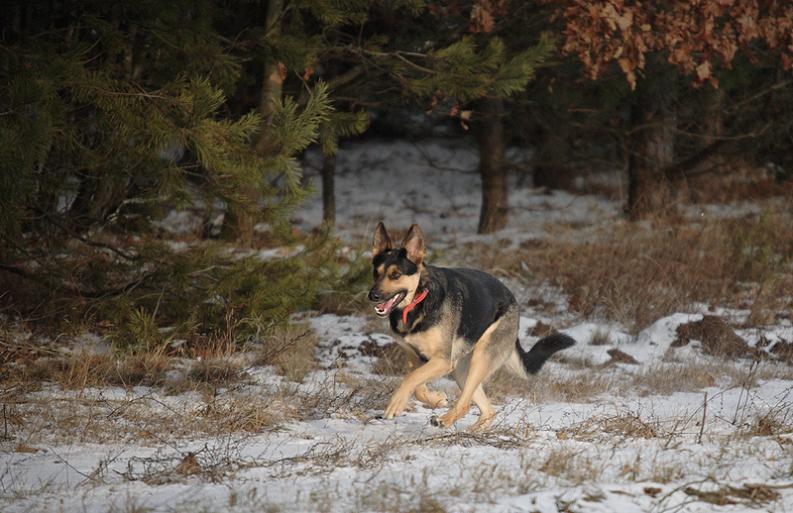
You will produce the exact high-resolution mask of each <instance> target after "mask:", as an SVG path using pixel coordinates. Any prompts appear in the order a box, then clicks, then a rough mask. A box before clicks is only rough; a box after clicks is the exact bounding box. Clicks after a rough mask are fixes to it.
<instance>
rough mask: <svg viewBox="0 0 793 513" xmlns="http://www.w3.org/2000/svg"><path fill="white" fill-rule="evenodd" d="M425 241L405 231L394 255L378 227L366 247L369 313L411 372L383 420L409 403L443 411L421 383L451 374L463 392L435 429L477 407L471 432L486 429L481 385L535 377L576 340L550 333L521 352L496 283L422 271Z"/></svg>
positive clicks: (488, 417)
mask: <svg viewBox="0 0 793 513" xmlns="http://www.w3.org/2000/svg"><path fill="white" fill-rule="evenodd" d="M425 252H426V251H425V246H424V235H423V233H422V231H421V229H420V228H419V226H418V225H416V224H414V225H412V226H411V227H410V230H409V231H408V233H407V235H406V236H405V240H404V241H403V242H402V245H401V247H395V246H394V244H393V243H392V242H391V238H390V237H389V235H388V232H387V231H386V228H385V226H384V225H383V223H379V224H378V225H377V228H376V229H375V233H374V240H373V243H372V266H373V267H374V269H373V275H374V286H373V287H372V289H371V290H370V291H369V300H370V301H372V302H373V303H375V305H374V310H375V313H376V314H377V315H378V316H380V317H388V319H389V321H390V323H391V329H392V330H393V331H394V333H396V334H397V335H398V337H397V341H398V343H399V345H400V347H402V349H404V351H405V352H406V353H407V356H408V363H409V367H410V369H411V370H410V372H409V373H408V374H407V376H405V378H404V380H403V381H402V384H401V385H400V386H399V388H397V390H396V391H395V392H394V394H393V396H392V397H391V401H390V402H389V403H388V406H387V407H386V409H385V413H384V415H383V417H384V418H386V419H391V418H394V417H395V416H397V415H400V414H401V413H402V412H403V411H404V409H405V407H406V406H407V402H408V400H409V399H410V397H411V396H412V395H414V394H415V396H416V399H418V400H419V401H421V402H422V403H424V404H426V405H427V406H429V407H431V408H439V407H442V406H446V404H447V401H446V394H444V393H443V392H437V391H430V390H429V389H428V388H427V383H429V382H430V381H432V380H434V379H437V378H440V377H441V376H445V375H447V374H449V373H452V374H453V376H454V379H455V381H456V382H457V384H458V385H459V387H460V389H461V390H462V392H461V393H460V397H459V398H458V400H457V403H456V404H455V405H454V406H453V407H452V408H450V409H449V410H448V411H447V412H446V413H445V414H444V415H441V416H440V417H436V416H433V417H432V418H431V419H430V422H431V423H432V424H433V425H435V426H442V427H450V426H452V425H453V424H454V423H455V422H456V421H457V420H459V419H460V418H461V417H463V416H464V415H465V414H466V413H467V412H468V410H469V408H470V405H471V401H473V402H474V403H475V404H476V405H477V406H478V407H479V412H480V413H479V419H478V420H477V421H476V423H475V424H474V425H473V426H472V430H479V429H484V428H486V427H487V426H488V425H489V424H490V422H492V420H493V418H494V417H495V410H494V409H493V406H492V405H491V404H490V401H489V400H488V398H487V396H486V395H485V391H484V389H483V388H482V383H483V382H484V381H485V380H486V379H487V378H488V377H489V376H491V375H492V374H493V373H494V372H495V371H496V370H497V369H499V368H500V367H501V366H502V365H505V364H506V365H507V367H508V368H509V369H510V370H512V371H513V372H515V373H516V374H518V375H520V376H523V377H528V376H529V375H530V374H536V373H537V372H538V371H539V370H540V368H541V367H542V366H543V364H544V363H545V361H546V360H547V359H548V358H549V357H550V356H551V355H552V354H554V353H556V352H557V351H561V350H562V349H566V348H568V347H570V346H572V345H573V344H575V340H573V339H572V338H571V337H569V336H567V335H564V334H561V333H555V334H553V335H550V336H548V337H545V338H543V339H541V340H540V341H538V342H537V343H536V344H535V345H534V347H532V348H531V350H530V351H528V352H527V351H524V350H523V348H522V347H521V345H520V341H519V340H518V321H519V312H518V304H517V302H516V301H515V296H513V295H512V292H510V290H509V289H508V288H507V287H506V286H505V285H504V284H503V283H501V282H500V281H499V280H498V279H496V278H495V277H493V276H491V275H489V274H487V273H484V272H482V271H477V270H474V269H461V268H444V267H434V266H430V265H425V264H424V256H425Z"/></svg>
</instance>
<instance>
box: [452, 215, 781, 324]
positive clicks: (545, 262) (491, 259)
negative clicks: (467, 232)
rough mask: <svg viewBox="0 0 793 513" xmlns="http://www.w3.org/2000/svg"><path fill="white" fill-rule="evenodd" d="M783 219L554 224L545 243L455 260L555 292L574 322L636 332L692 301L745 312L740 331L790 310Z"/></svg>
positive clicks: (481, 250) (479, 249) (480, 251)
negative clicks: (564, 298)
mask: <svg viewBox="0 0 793 513" xmlns="http://www.w3.org/2000/svg"><path fill="white" fill-rule="evenodd" d="M792 218H793V215H792V214H791V212H789V211H785V210H782V209H776V210H768V211H765V212H763V213H762V214H760V215H756V216H755V215H750V216H746V217H742V218H738V219H709V218H703V219H700V220H697V221H685V220H681V219H679V218H678V219H674V218H663V219H655V220H652V221H648V222H646V223H627V222H612V223H609V225H608V226H605V227H602V228H591V229H590V230H588V231H587V230H584V231H582V230H580V228H579V229H574V228H572V227H569V228H564V227H560V226H558V225H553V226H549V227H548V229H549V230H550V231H551V236H550V237H548V238H546V239H542V240H531V241H527V242H526V243H524V244H522V246H521V247H520V248H519V249H517V250H515V251H503V250H501V249H499V248H494V247H491V246H488V245H485V244H481V243H473V246H476V247H475V248H474V247H471V245H467V246H466V247H464V248H460V250H461V251H460V253H461V255H469V256H467V258H468V260H470V259H471V258H472V257H471V256H470V255H476V256H475V257H473V258H475V262H472V263H471V265H477V266H479V267H484V268H486V269H490V270H491V271H493V272H496V273H497V274H502V275H503V274H506V275H509V276H512V277H519V278H521V279H522V280H523V281H525V282H527V283H529V284H531V283H535V284H536V283H540V282H545V283H550V284H552V285H554V286H558V287H560V288H562V289H563V290H564V292H565V293H566V294H567V295H568V296H569V304H570V307H571V308H572V309H573V310H574V311H576V312H577V313H579V314H580V315H583V316H592V315H598V316H602V317H605V318H608V319H613V320H616V321H619V322H621V323H623V324H625V325H627V326H631V327H633V328H635V329H640V328H642V327H644V326H647V325H649V324H650V323H652V322H653V321H655V320H656V319H658V318H660V317H663V316H665V315H669V314H671V313H674V312H679V311H686V309H689V308H690V307H691V304H692V303H694V302H701V303H705V304H709V305H719V306H729V307H736V308H742V309H748V310H750V316H749V319H748V323H750V324H751V325H765V324H769V323H772V322H774V321H775V320H776V318H777V316H778V315H790V312H791V309H793V300H791V297H790V294H789V291H790V290H793V272H791V271H792V270H793V219H792ZM473 249H475V251H473ZM785 312H787V314H785Z"/></svg>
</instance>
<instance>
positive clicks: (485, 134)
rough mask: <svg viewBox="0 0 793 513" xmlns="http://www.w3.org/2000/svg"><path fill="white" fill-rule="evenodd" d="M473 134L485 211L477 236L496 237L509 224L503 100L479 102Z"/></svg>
mask: <svg viewBox="0 0 793 513" xmlns="http://www.w3.org/2000/svg"><path fill="white" fill-rule="evenodd" d="M476 110H477V111H478V114H479V119H478V120H477V121H476V123H475V124H474V133H475V135H476V142H477V145H478V147H479V175H480V176H481V178H482V208H481V210H480V211H479V229H478V233H493V232H495V231H497V230H500V229H501V228H504V226H506V224H507V174H506V169H505V168H504V161H505V147H504V124H503V116H504V104H503V102H502V100H501V99H500V98H483V99H481V100H479V101H478V102H477V105H476Z"/></svg>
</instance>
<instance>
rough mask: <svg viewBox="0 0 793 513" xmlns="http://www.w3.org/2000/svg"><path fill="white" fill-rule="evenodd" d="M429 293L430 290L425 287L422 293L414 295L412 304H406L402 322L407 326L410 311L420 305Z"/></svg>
mask: <svg viewBox="0 0 793 513" xmlns="http://www.w3.org/2000/svg"><path fill="white" fill-rule="evenodd" d="M429 293H430V291H429V290H428V289H424V291H423V292H422V293H421V294H419V295H418V296H414V297H413V301H411V302H410V304H409V305H408V306H406V307H405V309H404V310H402V323H403V324H404V325H405V326H407V324H408V314H409V313H410V311H411V310H413V309H414V308H416V306H418V304H419V303H421V302H422V301H424V298H426V297H427V294H429Z"/></svg>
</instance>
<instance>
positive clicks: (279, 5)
mask: <svg viewBox="0 0 793 513" xmlns="http://www.w3.org/2000/svg"><path fill="white" fill-rule="evenodd" d="M283 7H284V2H283V0H271V1H269V2H267V19H266V20H265V27H267V37H268V38H271V39H273V38H277V37H278V35H279V34H280V32H281V28H280V22H281V21H280V18H281V12H282V11H283ZM282 88H283V78H281V70H280V69H279V66H278V62H276V61H275V60H273V59H272V58H268V59H267V61H266V63H265V66H264V78H263V82H262V93H261V97H260V99H259V112H260V113H261V115H262V120H263V129H262V132H261V134H260V135H259V139H258V141H257V142H256V150H257V151H258V152H259V153H262V154H265V155H266V154H270V153H271V152H273V151H274V150H275V148H274V138H273V136H272V132H271V131H270V130H269V126H270V122H271V120H272V117H273V114H274V113H275V109H276V107H277V106H278V105H279V104H280V102H281V92H282ZM258 191H259V189H258V187H256V185H255V184H251V185H250V186H249V187H246V188H244V190H241V191H239V193H240V196H241V197H242V198H243V202H242V204H240V205H230V206H229V208H228V209H226V217H225V219H224V220H223V228H222V230H221V236H222V237H223V238H224V239H227V240H235V241H237V242H238V243H239V244H243V245H249V244H250V243H251V241H252V240H253V227H254V225H255V222H256V216H255V215H253V214H252V212H251V211H250V210H249V209H250V208H256V205H257V203H258V201H259V192H258Z"/></svg>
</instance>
